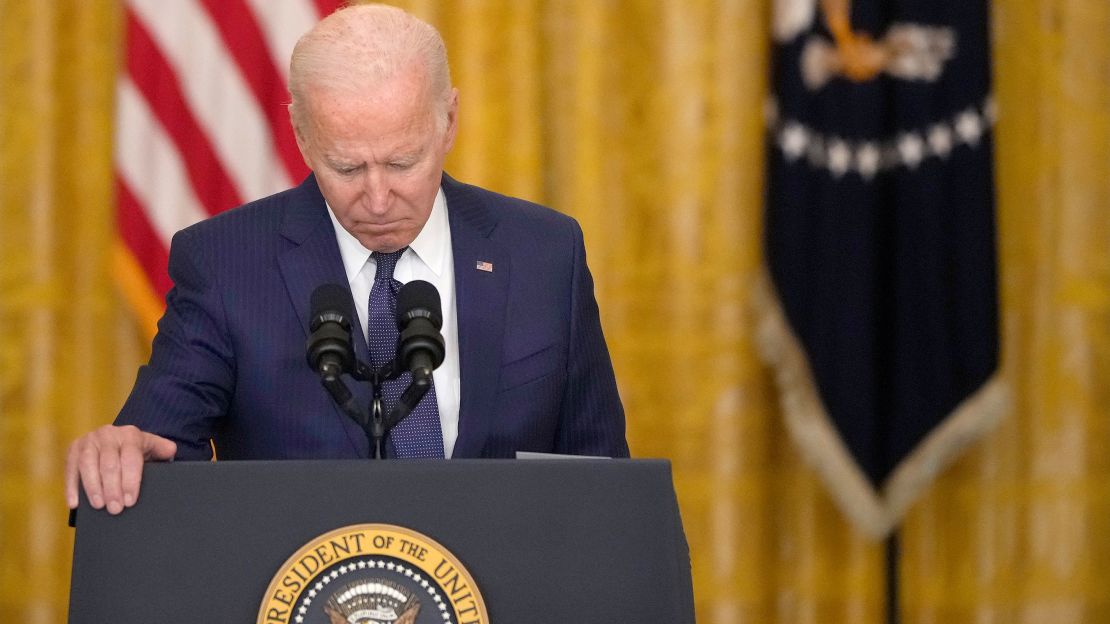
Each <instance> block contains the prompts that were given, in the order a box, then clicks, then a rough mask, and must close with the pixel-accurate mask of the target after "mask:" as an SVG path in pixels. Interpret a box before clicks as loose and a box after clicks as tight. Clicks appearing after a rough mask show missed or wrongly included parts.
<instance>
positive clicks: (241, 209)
mask: <svg viewBox="0 0 1110 624" xmlns="http://www.w3.org/2000/svg"><path fill="white" fill-rule="evenodd" d="M297 190H298V189H296V188H292V189H287V190H284V191H281V192H280V193H275V194H273V195H269V196H266V197H263V198H261V199H256V200H254V201H251V202H247V203H245V204H243V205H242V206H238V207H235V208H232V209H230V210H226V211H224V212H221V213H220V214H217V215H214V216H212V217H209V218H207V219H204V220H203V221H199V222H197V223H194V224H193V225H190V226H189V227H186V228H184V229H182V230H181V231H180V232H179V233H178V234H180V235H181V236H182V237H188V238H204V239H208V238H213V237H215V238H220V237H222V236H237V235H240V234H242V233H243V232H245V231H250V232H256V233H261V232H271V231H276V230H277V229H278V228H279V227H280V226H281V222H282V217H283V215H284V213H285V210H284V208H285V207H286V206H287V205H288V204H289V202H290V201H293V199H294V196H295V193H296V191H297Z"/></svg>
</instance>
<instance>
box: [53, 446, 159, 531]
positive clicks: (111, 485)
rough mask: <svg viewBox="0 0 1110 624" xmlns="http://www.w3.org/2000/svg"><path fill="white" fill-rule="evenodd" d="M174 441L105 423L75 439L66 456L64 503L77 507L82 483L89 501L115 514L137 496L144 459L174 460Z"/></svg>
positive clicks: (133, 501)
mask: <svg viewBox="0 0 1110 624" xmlns="http://www.w3.org/2000/svg"><path fill="white" fill-rule="evenodd" d="M176 452H177V444H175V443H174V442H173V441H171V440H167V439H165V438H162V437H159V436H156V435H154V434H150V433H145V432H143V431H140V430H139V429H138V428H137V427H133V426H130V425H128V426H124V427H115V426H111V425H105V426H104V427H101V428H99V429H97V430H96V431H93V432H91V433H88V434H86V435H84V436H82V437H80V438H78V439H77V440H76V441H74V443H73V444H72V445H70V449H69V454H68V455H67V456H66V469H65V470H66V472H65V486H66V492H65V495H66V504H67V505H69V507H70V508H71V509H73V508H76V507H77V500H78V497H77V493H78V488H79V487H80V486H81V485H83V486H84V488H85V495H86V496H87V497H88V499H89V504H90V505H92V506H93V508H95V509H101V508H107V510H108V513H110V514H118V513H120V512H121V511H123V510H124V509H125V508H127V507H131V506H133V505H134V504H135V502H136V501H137V500H138V499H139V486H140V483H141V481H142V474H143V462H145V461H148V460H169V459H173V456H174V454H175V453H176Z"/></svg>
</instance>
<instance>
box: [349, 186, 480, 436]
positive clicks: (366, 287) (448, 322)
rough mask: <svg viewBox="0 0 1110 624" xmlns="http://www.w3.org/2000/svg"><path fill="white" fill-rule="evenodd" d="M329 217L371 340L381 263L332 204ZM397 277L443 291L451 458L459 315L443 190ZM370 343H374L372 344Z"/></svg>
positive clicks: (442, 411)
mask: <svg viewBox="0 0 1110 624" xmlns="http://www.w3.org/2000/svg"><path fill="white" fill-rule="evenodd" d="M328 216H330V217H331V223H332V226H333V227H334V228H335V239H336V241H337V242H338V243H339V254H340V255H341V256H342V257H343V268H344V269H345V270H346V272H347V281H348V282H349V283H350V285H351V296H352V297H353V298H354V304H355V312H356V313H357V314H358V318H359V327H360V328H361V329H362V335H363V337H364V338H368V337H367V336H366V324H367V322H368V308H369V307H370V288H371V287H372V286H373V285H374V274H375V273H376V272H377V269H378V267H377V264H376V263H375V262H374V260H373V258H371V257H370V250H368V249H366V248H365V247H363V246H362V243H360V242H358V239H356V238H355V237H354V236H353V235H351V233H350V232H348V231H347V230H345V229H344V228H343V226H342V225H340V223H339V221H338V219H336V218H335V213H333V212H332V210H331V206H328ZM393 279H395V280H397V281H399V282H401V283H402V284H407V283H408V282H411V281H412V280H416V279H419V280H424V281H426V282H430V283H431V284H432V285H433V286H435V287H436V290H438V291H439V298H440V302H441V303H442V305H443V328H442V330H441V331H442V333H443V342H444V347H445V355H444V358H443V364H441V365H440V366H439V368H437V369H435V371H434V372H433V373H432V381H433V382H434V383H435V390H436V402H437V405H438V406H439V423H440V428H441V429H442V430H443V454H444V456H445V457H448V458H450V457H451V452H452V451H453V450H454V448H455V439H456V438H458V435H459V372H460V371H459V333H458V317H457V314H456V312H455V260H454V255H453V254H452V253H451V224H450V223H449V222H448V220H447V198H446V197H444V195H443V189H440V191H439V193H438V194H436V199H435V202H434V203H433V204H432V212H431V214H430V215H429V216H428V222H427V223H425V224H424V228H423V229H422V230H420V234H418V235H417V236H416V240H414V241H412V244H410V245H409V248H408V249H407V250H405V253H404V255H402V256H401V259H400V260H398V261H397V267H396V268H395V269H394V270H393ZM367 342H369V340H368V341H367Z"/></svg>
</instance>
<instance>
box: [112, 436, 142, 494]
mask: <svg viewBox="0 0 1110 624" xmlns="http://www.w3.org/2000/svg"><path fill="white" fill-rule="evenodd" d="M141 435H143V436H147V435H150V434H146V433H144V434H141ZM143 461H145V457H144V454H143V451H142V449H141V448H140V447H139V445H135V444H125V445H123V446H122V447H121V448H120V492H121V494H122V496H123V505H124V507H130V506H132V505H134V504H135V501H137V500H139V484H140V482H141V481H142V479H143ZM108 511H109V512H111V509H109V510H108Z"/></svg>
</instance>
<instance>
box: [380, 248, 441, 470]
mask: <svg viewBox="0 0 1110 624" xmlns="http://www.w3.org/2000/svg"><path fill="white" fill-rule="evenodd" d="M405 249H407V247H406V248H403V249H400V250H399V251H394V252H393V253H380V252H377V251H375V252H374V253H372V254H371V257H373V258H374V262H376V263H377V265H378V268H377V271H376V273H375V274H374V285H373V287H371V288H370V308H369V314H368V315H367V316H369V317H370V318H369V320H368V323H367V331H366V337H367V341H366V342H367V345H368V346H369V347H370V362H371V364H372V365H373V366H374V367H375V368H377V367H379V366H382V365H383V364H385V363H386V362H390V361H392V360H393V358H394V356H395V355H396V353H397V336H398V331H397V316H396V314H397V291H398V290H400V288H401V282H398V281H397V280H395V279H393V269H394V268H396V267H397V261H398V260H400V259H401V255H402V254H404V253H405ZM411 382H412V373H405V374H404V375H401V376H400V377H398V378H397V379H393V380H390V381H387V382H385V383H383V384H382V411H383V412H384V414H383V415H384V416H388V415H389V412H390V410H392V409H393V407H394V406H395V405H397V400H398V398H399V397H400V396H401V393H402V392H404V391H405V388H407V387H408V385H409V383H411ZM388 439H389V441H390V442H391V445H392V448H393V450H394V451H395V453H394V455H395V456H396V457H399V458H406V457H443V432H442V430H441V429H440V426H439V408H438V406H437V404H436V389H435V384H432V387H431V388H429V389H428V393H427V394H425V395H424V398H423V399H421V400H420V403H418V404H417V405H416V408H415V409H414V410H412V412H411V413H410V414H409V415H408V416H407V417H405V419H404V420H402V421H401V422H400V423H398V424H397V426H396V427H394V428H393V430H392V432H390V434H389V436H388Z"/></svg>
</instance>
